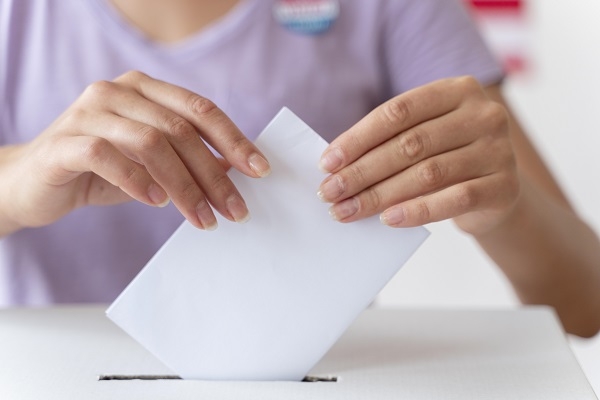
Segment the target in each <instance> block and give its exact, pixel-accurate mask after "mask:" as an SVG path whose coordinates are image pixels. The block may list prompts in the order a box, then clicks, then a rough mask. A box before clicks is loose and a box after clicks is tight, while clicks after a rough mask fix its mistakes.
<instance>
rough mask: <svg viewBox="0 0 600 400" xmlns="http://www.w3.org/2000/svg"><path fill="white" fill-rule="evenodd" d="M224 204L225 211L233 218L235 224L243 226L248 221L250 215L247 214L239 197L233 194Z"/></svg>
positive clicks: (244, 205) (244, 204) (246, 209)
mask: <svg viewBox="0 0 600 400" xmlns="http://www.w3.org/2000/svg"><path fill="white" fill-rule="evenodd" d="M225 203H226V207H227V211H229V214H230V215H231V218H233V219H234V221H235V222H239V223H242V224H243V223H244V222H248V221H249V220H250V213H249V212H248V208H247V207H246V203H244V200H242V198H241V197H240V196H238V195H235V194H233V195H231V196H229V198H228V199H227V201H226V202H225Z"/></svg>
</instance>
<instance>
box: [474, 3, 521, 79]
mask: <svg viewBox="0 0 600 400" xmlns="http://www.w3.org/2000/svg"><path fill="white" fill-rule="evenodd" d="M525 3H526V2H525V0H465V4H466V5H467V7H468V8H469V9H470V11H471V14H472V15H473V18H474V19H475V21H476V22H477V24H478V25H479V28H480V30H481V32H482V34H483V36H484V37H485V39H486V41H487V42H488V45H489V46H490V48H491V49H492V51H494V52H495V54H496V56H497V57H498V58H499V60H500V61H501V62H502V64H503V66H504V69H505V71H506V72H507V73H508V74H511V75H514V74H523V73H524V72H526V70H528V69H529V67H530V64H531V62H530V54H529V51H528V44H527V38H528V33H527V30H528V21H527V9H526V8H527V7H526V4H525Z"/></svg>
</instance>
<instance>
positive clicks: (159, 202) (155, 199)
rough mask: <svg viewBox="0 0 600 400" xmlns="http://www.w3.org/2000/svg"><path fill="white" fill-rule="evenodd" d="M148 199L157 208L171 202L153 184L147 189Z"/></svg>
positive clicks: (164, 193) (161, 190)
mask: <svg viewBox="0 0 600 400" xmlns="http://www.w3.org/2000/svg"><path fill="white" fill-rule="evenodd" d="M148 197H150V200H151V201H152V203H153V204H155V205H156V206H157V207H165V206H166V205H167V204H169V202H170V201H171V199H169V196H168V195H167V193H166V192H165V191H164V190H163V189H162V188H161V187H160V186H158V185H157V184H155V183H153V184H151V185H150V187H149V188H148Z"/></svg>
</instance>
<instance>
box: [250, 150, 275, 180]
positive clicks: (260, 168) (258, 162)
mask: <svg viewBox="0 0 600 400" xmlns="http://www.w3.org/2000/svg"><path fill="white" fill-rule="evenodd" d="M248 164H249V165H250V168H251V169H252V171H254V173H255V174H256V175H258V176H260V177H261V178H263V177H265V176H267V175H269V174H270V173H271V166H270V165H269V162H268V161H267V160H266V159H265V158H264V157H263V156H261V155H260V154H258V153H254V154H252V155H251V156H250V157H248Z"/></svg>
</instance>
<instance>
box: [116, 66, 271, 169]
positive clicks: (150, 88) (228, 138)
mask: <svg viewBox="0 0 600 400" xmlns="http://www.w3.org/2000/svg"><path fill="white" fill-rule="evenodd" d="M118 80H121V81H126V82H128V83H129V84H131V85H132V86H133V87H135V89H136V90H137V91H138V92H139V93H140V94H141V95H143V96H144V97H146V98H147V99H148V100H150V101H152V102H155V103H157V104H160V105H162V106H163V107H165V108H168V109H169V110H171V111H173V112H174V113H176V114H178V115H180V116H182V117H183V118H185V119H186V120H187V121H189V122H190V123H191V124H192V125H193V126H194V127H195V128H196V129H197V130H198V132H200V134H201V136H202V138H203V139H204V140H206V141H207V142H208V143H209V144H210V145H211V146H212V147H213V148H214V149H215V150H216V151H218V152H219V154H221V155H222V156H223V157H224V158H225V159H227V161H229V162H230V163H231V165H232V166H233V167H235V168H236V169H238V170H239V171H241V172H243V173H244V174H246V175H248V176H253V177H263V176H266V175H268V174H269V173H270V170H271V168H270V166H269V163H268V161H267V160H266V158H265V156H264V155H263V154H262V153H261V152H260V150H258V148H257V147H256V146H254V144H252V142H250V141H249V140H248V139H247V138H246V137H245V136H244V135H243V134H242V132H240V130H239V129H238V128H237V126H236V125H235V124H234V123H233V121H231V119H229V117H228V116H227V115H226V114H225V113H224V112H223V111H221V110H220V109H219V108H218V107H217V106H216V105H215V104H214V103H213V102H212V101H210V100H208V99H206V98H204V97H202V96H200V95H198V94H196V93H193V92H191V91H189V90H187V89H184V88H181V87H179V86H175V85H171V84H169V83H166V82H163V81H159V80H156V79H153V78H150V77H149V76H147V75H144V74H142V73H139V72H133V73H129V74H126V75H124V76H122V77H120V78H119V79H118Z"/></svg>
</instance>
